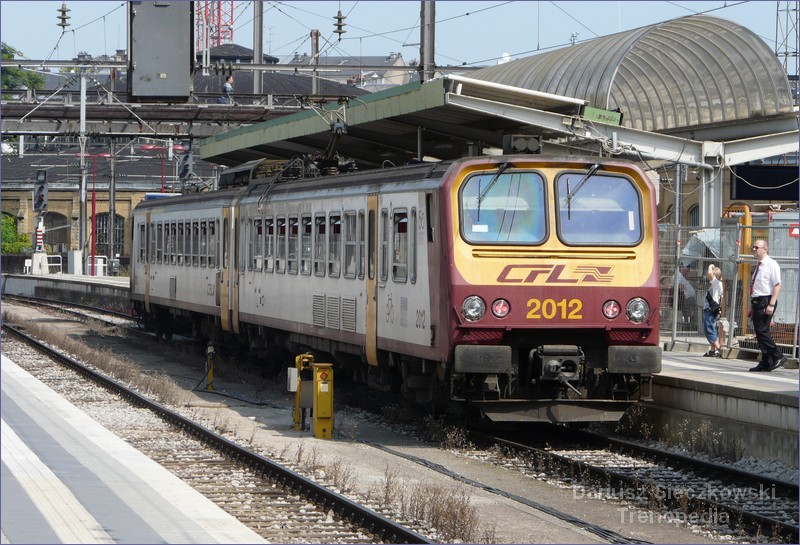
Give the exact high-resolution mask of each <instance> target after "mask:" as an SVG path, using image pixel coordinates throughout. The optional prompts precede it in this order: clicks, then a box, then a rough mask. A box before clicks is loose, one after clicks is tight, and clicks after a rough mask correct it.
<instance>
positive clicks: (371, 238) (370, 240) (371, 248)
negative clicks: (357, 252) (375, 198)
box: [367, 210, 376, 280]
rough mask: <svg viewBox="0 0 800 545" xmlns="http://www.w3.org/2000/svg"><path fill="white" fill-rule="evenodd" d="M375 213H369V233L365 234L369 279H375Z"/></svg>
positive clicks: (372, 211) (371, 211)
mask: <svg viewBox="0 0 800 545" xmlns="http://www.w3.org/2000/svg"><path fill="white" fill-rule="evenodd" d="M375 238H376V234H375V211H374V210H370V211H369V232H368V233H367V244H368V246H367V261H368V262H369V267H368V269H367V270H368V273H369V279H370V280H372V279H374V278H375Z"/></svg>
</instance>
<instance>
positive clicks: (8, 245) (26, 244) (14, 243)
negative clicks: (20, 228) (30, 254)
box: [0, 214, 32, 254]
mask: <svg viewBox="0 0 800 545" xmlns="http://www.w3.org/2000/svg"><path fill="white" fill-rule="evenodd" d="M0 238H2V248H0V251H2V253H4V254H21V253H23V252H25V250H31V249H32V246H31V241H30V239H29V238H28V236H27V235H22V234H20V233H18V232H17V222H16V221H15V220H14V218H13V216H9V215H8V214H3V225H2V233H1V234H0Z"/></svg>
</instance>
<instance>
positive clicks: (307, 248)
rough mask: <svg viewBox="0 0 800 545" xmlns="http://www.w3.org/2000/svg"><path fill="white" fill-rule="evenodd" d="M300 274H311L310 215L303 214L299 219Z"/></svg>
mask: <svg viewBox="0 0 800 545" xmlns="http://www.w3.org/2000/svg"><path fill="white" fill-rule="evenodd" d="M300 230H301V233H302V234H301V240H300V273H301V274H311V239H312V238H313V237H312V228H311V215H306V214H304V215H303V217H302V218H301V219H300Z"/></svg>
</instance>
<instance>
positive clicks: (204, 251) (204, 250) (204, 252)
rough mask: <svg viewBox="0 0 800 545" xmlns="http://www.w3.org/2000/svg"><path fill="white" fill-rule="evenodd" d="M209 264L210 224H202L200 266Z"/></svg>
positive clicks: (205, 222) (203, 222) (204, 222)
mask: <svg viewBox="0 0 800 545" xmlns="http://www.w3.org/2000/svg"><path fill="white" fill-rule="evenodd" d="M207 264H208V222H207V221H201V222H200V266H201V267H205V266H206V265H207Z"/></svg>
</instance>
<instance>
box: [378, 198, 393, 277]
mask: <svg viewBox="0 0 800 545" xmlns="http://www.w3.org/2000/svg"><path fill="white" fill-rule="evenodd" d="M379 227H380V233H379V236H380V238H381V247H380V257H379V258H378V280H380V281H381V282H386V279H387V278H389V234H390V233H391V230H390V229H389V211H388V210H386V209H385V208H384V209H382V210H381V222H380V226H379Z"/></svg>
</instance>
